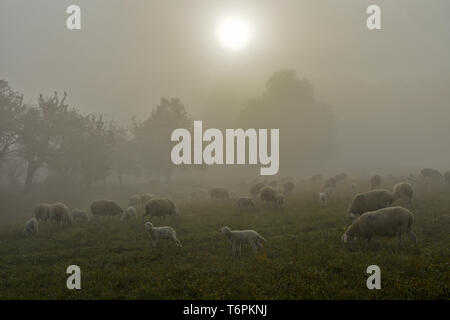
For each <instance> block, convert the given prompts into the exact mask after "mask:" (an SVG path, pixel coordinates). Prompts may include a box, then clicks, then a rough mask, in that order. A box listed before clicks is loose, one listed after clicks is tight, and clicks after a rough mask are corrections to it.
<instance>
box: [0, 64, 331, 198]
mask: <svg viewBox="0 0 450 320" xmlns="http://www.w3.org/2000/svg"><path fill="white" fill-rule="evenodd" d="M66 97H67V94H66V93H64V94H63V95H62V97H61V96H60V95H59V94H58V93H56V92H55V93H54V94H53V95H52V96H43V95H42V94H41V95H40V96H39V98H38V100H37V103H33V104H25V103H24V99H23V94H21V93H18V92H15V91H14V90H13V89H11V88H10V86H9V84H8V82H6V81H4V80H0V179H2V181H3V184H6V185H7V186H8V187H9V188H11V189H16V188H22V189H23V190H24V191H25V192H27V191H29V190H31V188H32V186H33V181H35V180H36V176H37V175H38V173H39V172H45V175H44V178H45V179H46V180H47V181H51V182H52V183H54V184H55V185H56V186H64V185H67V184H69V183H74V182H75V183H79V184H81V185H84V186H86V187H88V188H89V187H91V186H92V185H94V184H96V183H98V182H102V181H103V182H104V181H106V179H107V178H108V177H110V176H113V175H114V176H115V177H116V178H117V181H118V183H119V184H120V185H122V184H123V178H124V176H126V175H130V174H134V175H137V176H150V175H151V176H155V177H158V178H162V179H165V180H169V179H170V177H171V176H172V173H173V170H174V169H175V166H174V165H173V163H172V161H171V159H170V153H171V147H172V145H171V142H170V135H171V133H172V131H173V130H174V129H176V128H187V129H191V128H192V124H193V119H191V117H190V115H189V114H188V113H187V111H186V108H185V106H184V105H183V104H182V102H181V101H180V100H179V99H176V98H171V99H166V98H163V99H161V101H160V104H159V105H158V106H156V108H154V109H153V110H152V112H151V115H150V116H149V117H148V118H146V119H137V118H136V117H133V118H132V121H131V125H130V126H129V127H128V128H125V127H123V126H121V125H119V124H117V123H115V122H114V121H106V120H105V117H103V116H102V115H94V114H82V113H81V112H80V111H79V110H78V109H77V108H75V107H71V106H69V105H68V103H67V102H66ZM236 124H237V125H238V126H239V127H241V128H250V127H251V128H279V129H280V146H281V147H280V168H281V169H282V170H283V169H288V168H289V169H292V168H295V167H298V166H301V165H303V164H305V163H308V162H309V163H311V162H317V161H318V160H320V159H321V158H323V157H324V156H326V155H327V154H328V153H329V152H330V150H331V149H332V136H333V130H334V118H333V114H332V112H331V108H329V107H328V106H326V105H323V104H321V103H318V102H316V100H315V98H314V91H313V88H312V86H311V84H310V83H309V82H308V81H307V80H304V79H298V78H297V76H296V74H295V72H294V71H292V70H282V71H279V72H276V73H274V75H272V76H271V77H270V78H269V80H268V81H267V83H266V88H265V91H264V92H263V93H262V95H261V96H260V97H258V98H254V99H249V100H248V102H247V104H246V105H245V106H244V107H243V109H242V111H241V113H240V114H239V116H238V119H236ZM196 167H197V168H198V169H202V170H204V169H205V167H204V166H196ZM286 171H287V170H285V172H286Z"/></svg>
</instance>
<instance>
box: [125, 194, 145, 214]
mask: <svg viewBox="0 0 450 320" xmlns="http://www.w3.org/2000/svg"><path fill="white" fill-rule="evenodd" d="M128 207H134V208H135V209H136V210H140V209H141V208H142V199H141V195H139V194H135V195H132V196H131V197H130V198H129V199H128Z"/></svg>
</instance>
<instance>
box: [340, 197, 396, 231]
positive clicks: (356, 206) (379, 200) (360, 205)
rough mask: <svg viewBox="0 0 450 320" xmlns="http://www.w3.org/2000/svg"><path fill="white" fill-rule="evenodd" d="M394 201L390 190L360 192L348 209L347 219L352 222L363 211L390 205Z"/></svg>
mask: <svg viewBox="0 0 450 320" xmlns="http://www.w3.org/2000/svg"><path fill="white" fill-rule="evenodd" d="M393 201H394V195H393V194H392V193H391V192H390V191H389V190H383V189H378V190H371V191H368V192H362V193H358V194H357V195H355V196H354V198H353V200H352V202H351V203H350V206H349V207H348V209H347V220H348V222H349V224H350V223H352V222H353V221H354V220H355V219H356V218H358V216H360V215H362V214H363V213H365V212H368V211H374V210H378V209H382V208H386V207H389V206H390V205H391V204H392V202H393Z"/></svg>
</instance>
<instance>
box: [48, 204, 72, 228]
mask: <svg viewBox="0 0 450 320" xmlns="http://www.w3.org/2000/svg"><path fill="white" fill-rule="evenodd" d="M50 220H53V221H56V223H57V224H58V226H63V225H72V219H71V217H70V215H69V208H68V207H67V206H66V205H65V204H64V203H61V202H58V203H55V204H53V205H52V208H51V211H50Z"/></svg>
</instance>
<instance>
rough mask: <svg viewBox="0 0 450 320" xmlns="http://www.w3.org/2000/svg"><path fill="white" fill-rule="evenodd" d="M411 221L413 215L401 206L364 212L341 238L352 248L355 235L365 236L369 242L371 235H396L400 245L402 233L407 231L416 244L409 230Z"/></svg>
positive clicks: (415, 239)
mask: <svg viewBox="0 0 450 320" xmlns="http://www.w3.org/2000/svg"><path fill="white" fill-rule="evenodd" d="M413 221H414V215H413V214H412V213H411V212H410V211H409V210H408V209H405V208H402V207H389V208H383V209H379V210H376V211H370V212H366V213H364V214H363V215H361V216H360V217H359V218H358V219H356V220H355V221H354V222H353V223H352V224H351V225H350V226H349V227H348V228H347V230H346V231H345V233H344V235H343V236H342V240H343V241H344V243H348V248H349V249H350V250H352V249H353V239H354V238H355V237H361V238H366V239H367V243H369V242H370V239H371V238H372V237H373V236H384V237H394V236H397V238H398V245H399V246H400V245H401V239H402V234H403V233H407V234H408V235H409V236H410V238H411V240H413V241H414V244H417V237H416V235H415V234H414V233H413V232H412V230H411V226H412V224H413Z"/></svg>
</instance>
